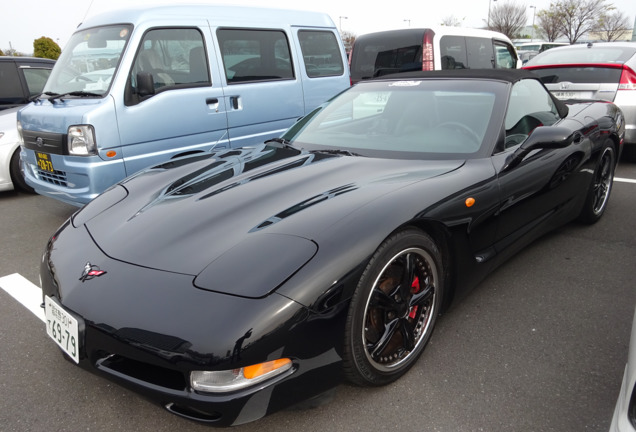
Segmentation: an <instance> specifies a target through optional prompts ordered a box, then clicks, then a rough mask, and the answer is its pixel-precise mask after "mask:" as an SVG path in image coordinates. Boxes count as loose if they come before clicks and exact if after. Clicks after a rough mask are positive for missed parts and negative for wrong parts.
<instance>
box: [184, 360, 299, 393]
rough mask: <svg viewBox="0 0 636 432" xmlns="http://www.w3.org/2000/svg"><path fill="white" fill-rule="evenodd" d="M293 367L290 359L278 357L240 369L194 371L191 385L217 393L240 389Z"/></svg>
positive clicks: (191, 375)
mask: <svg viewBox="0 0 636 432" xmlns="http://www.w3.org/2000/svg"><path fill="white" fill-rule="evenodd" d="M291 367H292V362H291V360H290V359H287V358H285V359H278V360H273V361H269V362H265V363H259V364H255V365H252V366H247V367H244V368H240V369H231V370H224V371H192V372H191V373H190V385H191V386H192V388H193V389H194V390H196V391H201V392H206V393H215V392H220V393H223V392H230V391H234V390H240V389H243V388H246V387H249V386H251V385H254V384H256V383H259V382H261V381H265V380H266V379H269V378H272V377H275V376H277V375H280V374H282V373H284V372H286V371H288V370H289V369H291Z"/></svg>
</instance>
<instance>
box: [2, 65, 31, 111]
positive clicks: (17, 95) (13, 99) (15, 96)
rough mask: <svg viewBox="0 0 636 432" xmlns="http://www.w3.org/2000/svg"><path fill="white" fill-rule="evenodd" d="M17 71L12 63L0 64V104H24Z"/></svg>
mask: <svg viewBox="0 0 636 432" xmlns="http://www.w3.org/2000/svg"><path fill="white" fill-rule="evenodd" d="M24 102H25V101H24V95H23V94H22V85H21V84H20V79H19V78H18V71H17V70H16V67H15V63H14V62H12V61H8V62H0V103H3V104H18V103H24Z"/></svg>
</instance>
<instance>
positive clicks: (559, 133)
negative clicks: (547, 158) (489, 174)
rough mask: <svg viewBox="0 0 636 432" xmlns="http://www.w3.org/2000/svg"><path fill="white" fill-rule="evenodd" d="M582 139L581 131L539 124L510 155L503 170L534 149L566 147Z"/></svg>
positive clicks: (517, 162) (510, 167) (517, 163)
mask: <svg viewBox="0 0 636 432" xmlns="http://www.w3.org/2000/svg"><path fill="white" fill-rule="evenodd" d="M575 141H576V142H579V141H580V133H578V132H572V131H571V130H570V129H568V128H564V127H558V126H556V127H553V126H539V127H537V128H536V129H535V130H533V131H532V133H531V134H530V135H529V136H528V138H527V139H526V140H525V142H524V143H523V144H521V146H520V147H519V148H518V149H517V150H515V152H514V153H513V154H511V155H510V156H508V159H506V163H505V164H504V166H503V170H504V171H505V170H509V169H512V168H514V167H516V166H517V165H519V164H520V163H521V161H522V160H523V159H524V158H525V157H526V156H527V155H528V153H530V152H532V151H534V150H539V149H541V150H543V149H559V148H565V147H567V146H569V145H570V144H572V143H573V142H575Z"/></svg>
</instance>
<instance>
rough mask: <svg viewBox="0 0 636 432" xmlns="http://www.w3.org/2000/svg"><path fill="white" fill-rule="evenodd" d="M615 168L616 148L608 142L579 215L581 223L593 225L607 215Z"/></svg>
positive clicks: (605, 144)
mask: <svg viewBox="0 0 636 432" xmlns="http://www.w3.org/2000/svg"><path fill="white" fill-rule="evenodd" d="M615 167H616V153H615V152H614V146H613V145H612V142H611V141H610V140H607V141H605V143H604V144H603V147H602V149H601V154H600V157H599V159H598V163H597V164H596V168H595V169H594V177H593V179H592V183H591V184H590V188H589V190H588V192H587V198H586V200H585V204H584V205H583V209H582V210H581V213H580V214H579V218H578V220H579V222H582V223H585V224H589V225H591V224H593V223H596V222H598V221H599V220H600V219H601V216H603V213H605V209H606V208H607V203H608V201H609V197H610V193H611V192H612V184H613V183H614V168H615Z"/></svg>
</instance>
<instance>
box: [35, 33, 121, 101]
mask: <svg viewBox="0 0 636 432" xmlns="http://www.w3.org/2000/svg"><path fill="white" fill-rule="evenodd" d="M131 30H132V26H131V25H122V24H119V25H114V26H106V27H94V28H90V29H87V30H82V31H78V32H77V33H75V34H73V36H72V37H71V40H70V41H69V43H68V45H67V46H66V47H65V48H64V51H62V55H61V56H60V58H59V59H58V60H57V63H56V64H55V67H54V68H53V72H52V73H51V77H50V78H49V80H48V81H47V83H46V86H45V87H44V92H45V93H46V94H48V95H50V96H54V95H58V94H66V93H69V92H86V93H90V94H93V95H97V96H103V95H105V94H106V93H108V89H109V88H110V83H111V81H112V78H113V75H114V74H115V69H116V68H117V65H118V64H119V59H120V58H121V55H122V53H123V52H124V48H125V47H126V43H127V42H128V38H129V37H130V32H131Z"/></svg>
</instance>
